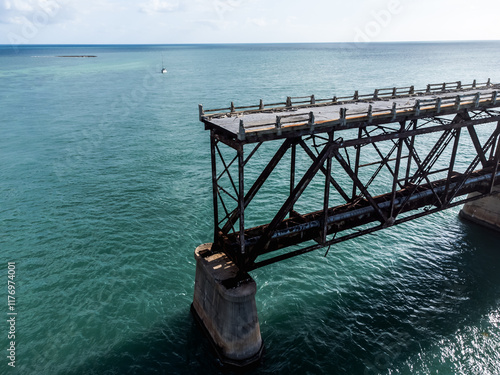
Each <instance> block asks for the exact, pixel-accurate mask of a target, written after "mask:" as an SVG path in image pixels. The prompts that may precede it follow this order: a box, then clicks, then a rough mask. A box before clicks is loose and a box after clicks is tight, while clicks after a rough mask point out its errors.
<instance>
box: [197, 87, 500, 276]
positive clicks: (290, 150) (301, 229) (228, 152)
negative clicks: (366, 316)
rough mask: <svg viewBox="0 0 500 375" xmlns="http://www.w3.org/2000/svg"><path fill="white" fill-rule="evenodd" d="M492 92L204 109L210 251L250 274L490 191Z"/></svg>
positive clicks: (393, 94)
mask: <svg viewBox="0 0 500 375" xmlns="http://www.w3.org/2000/svg"><path fill="white" fill-rule="evenodd" d="M499 88H500V85H496V84H492V83H491V81H490V80H488V81H487V82H486V83H477V82H476V81H474V82H473V83H472V84H462V83H461V82H451V83H439V84H430V85H427V87H426V88H423V89H421V90H416V89H415V88H414V87H413V86H411V87H402V88H399V87H395V88H386V89H378V90H375V91H374V92H373V93H370V94H367V95H361V94H360V93H359V92H358V91H356V92H355V93H354V95H351V96H349V97H335V96H333V97H331V98H327V99H317V98H316V97H315V96H314V95H313V96H308V97H295V98H294V97H288V98H287V99H286V101H284V102H282V103H272V104H264V103H263V101H262V100H261V101H260V103H259V104H258V105H255V106H248V107H236V106H235V105H234V103H231V105H230V107H228V108H221V109H215V110H204V108H203V107H202V106H201V105H200V108H199V111H200V121H202V122H203V123H204V124H205V128H206V129H207V130H210V138H211V163H212V185H213V207H214V239H213V245H212V250H211V251H212V252H224V253H225V254H227V255H228V256H229V258H230V259H231V260H233V261H234V262H235V263H236V264H237V265H238V267H239V268H240V270H243V271H250V270H253V269H256V268H259V267H262V266H265V265H269V264H271V263H274V262H277V261H281V260H284V259H288V258H291V257H294V256H297V255H300V254H304V253H307V252H310V251H313V250H317V249H320V248H322V247H327V246H331V245H334V244H336V243H339V242H342V241H346V240H349V239H352V238H355V237H359V236H363V235H366V234H369V233H372V232H375V231H378V230H381V229H384V228H388V227H391V226H393V225H397V224H401V223H405V222H408V221H410V220H414V219H417V218H419V217H422V216H425V215H429V214H432V213H436V212H438V211H441V210H445V209H448V208H450V207H454V206H457V205H462V204H464V203H466V202H469V201H471V200H475V199H480V198H483V197H485V196H488V195H492V194H494V192H493V188H494V186H495V185H498V184H500V171H499V159H500V137H499V134H500V111H499V107H500V98H498V91H497V90H498V89H499ZM266 147H267V148H266ZM472 192H477V193H479V194H474V195H473V196H468V194H469V193H472ZM260 195H262V196H263V197H261V198H260V200H259V196H260ZM255 206H258V207H259V212H260V214H259V215H258V217H253V216H255V215H253V216H252V213H251V212H250V211H251V210H252V207H254V208H255ZM263 207H265V212H266V214H265V215H262V212H263ZM300 211H302V212H300ZM261 216H265V222H264V223H258V222H259V220H260V221H262V217H261ZM249 218H250V219H249ZM248 222H250V223H251V224H254V222H255V223H258V225H253V226H251V227H247V226H246V225H245V224H246V223H247V225H248Z"/></svg>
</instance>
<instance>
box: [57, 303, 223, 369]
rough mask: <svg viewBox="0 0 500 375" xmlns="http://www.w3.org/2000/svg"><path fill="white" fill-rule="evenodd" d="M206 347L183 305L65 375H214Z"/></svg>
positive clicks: (205, 342)
mask: <svg viewBox="0 0 500 375" xmlns="http://www.w3.org/2000/svg"><path fill="white" fill-rule="evenodd" d="M208 348H209V342H208V340H206V338H205V337H204V336H203V335H202V334H201V332H200V330H199V329H198V326H197V325H196V322H195V320H194V319H193V317H192V315H191V312H190V311H189V306H186V311H185V313H182V314H179V315H177V316H173V317H172V316H171V317H169V318H168V320H165V321H163V322H161V323H159V324H157V325H155V326H154V328H153V329H151V330H150V331H149V332H145V333H144V334H142V335H138V336H136V337H134V338H132V339H130V340H129V341H127V342H124V343H123V344H121V345H118V346H116V347H114V348H112V349H111V350H109V351H108V352H106V353H103V354H102V355H96V356H95V357H93V358H90V359H89V360H88V361H87V363H86V364H85V365H83V366H81V367H79V368H77V369H72V370H67V371H66V372H65V374H68V375H80V374H85V375H87V374H88V375H94V374H95V375H114V374H207V373H209V374H215V373H218V372H219V367H218V364H217V363H216V362H215V360H214V357H213V356H212V354H211V352H210V351H209V350H208Z"/></svg>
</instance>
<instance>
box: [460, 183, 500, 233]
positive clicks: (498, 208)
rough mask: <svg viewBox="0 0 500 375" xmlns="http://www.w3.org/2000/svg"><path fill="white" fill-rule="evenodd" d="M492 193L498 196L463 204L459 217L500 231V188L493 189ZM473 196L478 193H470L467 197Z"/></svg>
mask: <svg viewBox="0 0 500 375" xmlns="http://www.w3.org/2000/svg"><path fill="white" fill-rule="evenodd" d="M493 191H496V192H498V193H499V194H496V195H492V196H489V197H486V198H483V199H478V200H476V201H472V202H469V203H467V204H465V205H464V207H463V209H462V210H461V211H460V217H462V218H464V219H467V220H471V221H473V222H475V223H478V224H480V225H483V226H485V227H488V228H491V229H495V230H498V231H500V187H498V186H497V187H495V188H494V189H493ZM474 195H478V193H472V194H470V195H469V197H473V196H474Z"/></svg>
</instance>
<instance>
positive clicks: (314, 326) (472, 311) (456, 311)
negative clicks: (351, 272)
mask: <svg viewBox="0 0 500 375" xmlns="http://www.w3.org/2000/svg"><path fill="white" fill-rule="evenodd" d="M459 225H460V227H461V228H460V230H461V232H462V236H460V238H457V239H456V240H454V241H453V242H452V243H451V244H447V247H446V249H449V254H450V255H449V256H448V255H446V254H445V251H446V250H443V249H440V250H439V251H438V252H437V253H439V254H440V259H438V260H437V261H436V262H431V261H422V260H421V259H417V258H418V257H419V256H423V257H424V258H425V257H426V254H425V251H422V249H421V248H420V249H415V250H417V251H416V254H414V255H413V254H412V256H414V257H415V259H414V260H411V261H407V262H404V263H405V264H402V265H401V267H400V269H396V270H395V271H394V270H392V271H391V270H390V269H389V268H388V269H387V270H384V271H382V273H381V274H379V275H377V280H373V279H369V278H368V279H364V280H363V281H362V282H361V283H360V284H358V286H356V287H353V290H352V291H351V292H350V293H349V295H347V296H345V297H344V296H343V297H342V298H341V299H340V298H339V297H338V294H337V293H328V294H323V295H320V296H318V297H317V300H316V301H314V300H313V305H314V306H312V307H310V308H309V306H305V307H304V308H303V309H302V310H297V311H295V312H293V313H292V314H297V316H296V317H292V318H290V317H289V316H287V313H286V312H283V315H282V316H281V317H269V318H268V324H269V325H268V327H266V328H267V330H268V331H269V330H272V327H273V325H275V324H277V325H279V321H280V319H285V320H288V323H287V324H288V326H290V327H289V329H288V331H287V330H281V331H279V330H275V331H273V332H271V333H270V335H269V334H268V335H267V336H268V337H266V329H263V336H264V340H265V341H266V347H267V356H266V358H265V361H266V363H265V364H264V366H263V367H261V368H260V369H259V371H256V372H255V373H266V374H271V373H272V374H275V373H280V374H281V373H309V374H385V373H395V372H394V371H395V370H396V371H397V372H396V373H400V372H399V371H398V370H399V369H402V368H403V367H404V363H405V361H407V360H408V359H410V358H412V357H413V356H415V355H418V354H419V353H421V352H422V351H424V352H425V351H426V350H430V349H431V347H432V346H433V345H435V344H438V343H439V341H440V340H443V339H446V338H449V337H450V336H451V337H453V336H454V334H455V333H456V332H457V330H460V329H462V328H464V327H466V326H479V325H480V324H479V323H480V321H481V319H483V318H484V316H485V315H487V314H488V313H490V312H491V311H492V310H495V309H497V308H498V302H499V299H500V272H499V269H500V248H499V247H498V241H499V234H498V233H495V232H492V231H490V230H487V229H484V228H482V227H479V226H476V225H470V224H469V223H459ZM428 246H429V249H432V247H434V248H438V247H440V246H442V244H440V243H439V242H438V241H434V240H429V241H428ZM413 250H414V249H409V250H408V253H410V254H411V252H412V251H413ZM417 253H418V254H417ZM429 253H430V254H428V255H427V258H428V259H432V258H433V255H432V253H433V252H432V250H430V251H429ZM443 254H444V255H443ZM436 265H437V267H436ZM436 268H437V269H436ZM374 284H376V285H374ZM424 373H425V371H424Z"/></svg>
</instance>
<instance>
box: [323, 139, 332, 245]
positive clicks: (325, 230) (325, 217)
mask: <svg viewBox="0 0 500 375" xmlns="http://www.w3.org/2000/svg"><path fill="white" fill-rule="evenodd" d="M332 143H333V132H329V133H328V144H329V145H330V144H332ZM331 174H332V155H331V153H328V157H327V159H326V176H325V197H324V202H323V232H322V234H321V240H322V241H321V243H323V244H324V243H326V235H327V233H328V207H329V204H330V176H331Z"/></svg>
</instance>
